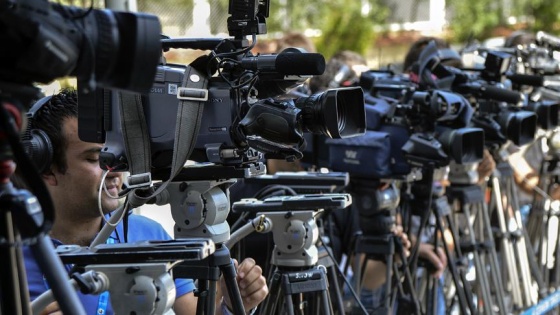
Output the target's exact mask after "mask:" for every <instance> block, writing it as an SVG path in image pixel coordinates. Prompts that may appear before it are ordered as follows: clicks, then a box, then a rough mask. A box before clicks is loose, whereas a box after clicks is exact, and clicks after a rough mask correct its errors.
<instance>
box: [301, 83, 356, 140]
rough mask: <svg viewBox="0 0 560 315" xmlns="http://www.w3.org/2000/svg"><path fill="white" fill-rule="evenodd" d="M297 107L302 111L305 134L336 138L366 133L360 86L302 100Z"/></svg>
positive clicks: (331, 91)
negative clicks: (306, 132)
mask: <svg viewBox="0 0 560 315" xmlns="http://www.w3.org/2000/svg"><path fill="white" fill-rule="evenodd" d="M295 105H296V107H298V108H300V109H301V112H302V119H303V128H304V129H305V130H306V131H309V132H312V133H315V134H323V135H326V136H328V137H330V138H334V139H339V138H347V137H353V136H358V135H363V134H364V133H365V130H366V117H365V107H364V93H363V90H362V89H361V88H359V87H352V88H340V89H332V90H327V91H325V92H321V93H317V94H313V95H311V96H309V97H301V98H298V99H297V100H296V101H295Z"/></svg>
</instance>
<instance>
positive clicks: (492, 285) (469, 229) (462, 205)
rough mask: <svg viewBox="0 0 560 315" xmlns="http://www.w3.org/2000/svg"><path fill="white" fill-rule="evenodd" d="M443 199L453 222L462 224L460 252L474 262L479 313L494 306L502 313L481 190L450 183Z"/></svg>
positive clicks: (497, 271)
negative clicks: (469, 255)
mask: <svg viewBox="0 0 560 315" xmlns="http://www.w3.org/2000/svg"><path fill="white" fill-rule="evenodd" d="M447 196H448V198H449V199H450V202H451V204H452V206H453V210H454V211H455V213H456V218H457V219H456V220H455V221H456V222H465V223H466V224H464V225H463V228H464V230H465V231H463V235H464V236H465V239H464V241H463V242H462V243H461V249H462V250H463V252H464V253H470V254H472V257H473V260H474V264H475V270H476V284H475V288H476V289H477V292H478V293H479V294H478V297H479V299H478V301H479V302H478V307H479V308H481V309H479V311H480V314H493V313H494V312H495V311H496V310H495V309H494V307H493V306H494V305H495V306H497V307H498V310H499V312H501V313H506V312H507V308H506V304H505V300H504V288H503V282H502V278H501V275H500V274H501V270H500V268H499V263H498V257H497V253H496V248H495V246H494V237H493V234H492V226H491V224H490V217H489V216H488V209H487V205H486V202H485V201H484V194H483V190H482V188H481V187H480V186H478V185H457V184H451V186H449V187H448V188H447ZM459 217H460V218H464V220H461V219H459ZM487 274H489V275H490V278H489V279H488V278H487V277H486V275H487ZM492 293H493V294H492Z"/></svg>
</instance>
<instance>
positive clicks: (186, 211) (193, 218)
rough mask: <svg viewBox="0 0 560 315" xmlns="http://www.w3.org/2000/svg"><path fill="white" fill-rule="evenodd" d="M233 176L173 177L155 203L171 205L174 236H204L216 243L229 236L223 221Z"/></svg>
mask: <svg viewBox="0 0 560 315" xmlns="http://www.w3.org/2000/svg"><path fill="white" fill-rule="evenodd" d="M236 181H237V180H236V179H227V180H207V181H205V180H200V181H172V182H171V183H169V185H168V186H167V189H166V190H165V191H164V192H163V193H161V194H160V195H159V196H158V197H159V198H158V200H157V201H156V203H157V204H167V203H169V205H170V206H171V214H172V216H173V220H174V221H175V228H174V234H175V235H174V237H175V239H182V238H193V237H204V238H209V239H211V240H212V241H214V243H216V244H222V243H224V242H226V241H227V240H229V237H230V228H229V224H228V222H227V221H226V219H227V216H228V214H229V210H230V203H229V187H231V186H232V185H233V184H235V182H236Z"/></svg>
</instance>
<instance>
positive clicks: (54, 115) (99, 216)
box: [24, 90, 268, 315]
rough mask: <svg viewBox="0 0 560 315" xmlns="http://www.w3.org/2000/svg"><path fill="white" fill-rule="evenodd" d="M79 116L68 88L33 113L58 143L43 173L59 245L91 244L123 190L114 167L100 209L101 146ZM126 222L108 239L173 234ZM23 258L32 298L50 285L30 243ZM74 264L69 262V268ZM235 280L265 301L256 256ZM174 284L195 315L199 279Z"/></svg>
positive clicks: (140, 221) (222, 308) (250, 301)
mask: <svg viewBox="0 0 560 315" xmlns="http://www.w3.org/2000/svg"><path fill="white" fill-rule="evenodd" d="M77 115H78V99H77V93H76V91H73V90H65V91H62V92H61V93H59V94H56V95H54V96H53V97H52V98H51V99H50V100H49V101H48V102H46V103H45V104H44V105H43V106H42V107H41V108H40V109H39V110H38V111H37V112H36V113H35V116H34V118H33V129H39V130H42V131H43V132H45V133H46V134H47V135H48V137H49V139H50V141H51V143H52V147H53V151H52V152H53V154H52V163H51V165H50V166H49V167H48V168H47V170H45V171H43V172H42V174H41V175H42V178H43V180H44V181H45V183H46V185H47V187H48V190H49V193H50V195H51V196H52V199H53V203H54V206H55V211H56V220H55V222H54V224H53V227H52V229H51V231H50V236H51V238H52V240H53V243H54V246H55V247H57V246H59V245H62V244H77V245H80V246H89V244H90V243H91V242H92V240H93V239H94V238H95V236H96V235H97V233H98V232H99V231H100V229H101V227H102V226H103V225H104V221H105V220H107V218H108V217H109V216H110V215H111V212H112V211H113V210H114V209H116V208H117V207H118V206H119V202H118V200H117V199H115V197H113V196H116V195H117V194H118V192H119V190H120V187H121V185H122V174H121V173H115V172H109V173H108V174H107V176H106V177H105V178H104V180H105V181H104V186H105V187H106V190H107V193H102V194H101V201H100V203H101V207H102V209H99V208H98V194H99V187H100V184H101V181H102V180H103V177H102V172H103V171H102V169H101V168H100V167H99V153H100V151H101V149H102V145H101V144H98V143H88V142H83V141H81V140H80V139H79V138H78V119H77ZM109 194H110V195H111V196H110V195H109ZM101 211H103V213H101ZM125 221H126V220H125ZM127 221H128V225H130V228H128V227H129V226H128V225H127V224H123V223H122V222H121V223H119V225H118V226H117V228H116V229H115V231H114V232H113V233H112V234H111V236H110V237H109V238H108V240H107V243H125V242H129V241H130V242H134V241H141V240H168V239H171V237H170V236H169V235H168V234H167V233H166V232H165V231H164V229H163V228H162V227H161V225H160V224H159V223H157V222H155V221H152V220H151V219H148V218H146V217H143V216H140V215H134V214H131V215H129V216H128V218H127ZM24 260H25V268H26V273H27V281H28V287H29V291H30V298H31V300H33V299H35V298H37V297H38V296H39V295H40V294H42V293H43V292H45V291H46V290H48V289H49V287H48V284H47V282H46V281H45V279H44V276H43V274H42V272H41V271H40V269H39V267H38V265H37V262H36V261H35V259H34V257H33V255H32V253H31V251H30V249H29V248H25V249H24ZM70 267H71V266H67V268H68V269H69V268H70ZM236 279H237V282H238V285H239V288H240V293H241V296H242V298H243V304H244V306H245V309H246V310H251V309H254V308H255V307H256V306H257V305H258V304H259V303H260V302H261V301H263V300H264V298H265V296H266V295H267V293H268V287H267V285H266V281H265V279H264V277H263V276H262V270H261V268H260V267H259V266H257V265H256V264H255V262H254V260H252V259H245V260H244V261H243V262H241V263H240V264H239V265H238V266H237V278H236ZM220 282H221V283H220V287H221V288H222V292H227V290H225V282H224V281H223V280H222V281H220ZM175 285H176V300H175V304H174V310H175V313H177V314H192V315H194V314H196V304H197V303H196V297H195V296H194V294H193V291H194V289H195V285H194V282H193V281H192V280H190V279H176V280H175ZM218 291H220V290H218ZM216 296H217V299H216V303H217V306H216V310H217V312H218V314H227V312H228V309H231V302H230V299H229V296H228V295H227V294H225V295H224V296H223V299H222V297H221V295H220V294H219V292H218V294H217V295H216ZM79 297H80V300H81V302H82V303H83V305H84V308H85V309H86V312H87V313H88V314H113V310H112V307H111V305H110V303H106V302H105V303H102V301H101V296H94V295H83V294H79ZM57 310H58V306H57V304H56V303H53V304H51V305H49V306H48V307H47V308H46V309H45V310H44V311H43V312H42V314H52V313H54V312H56V311H57Z"/></svg>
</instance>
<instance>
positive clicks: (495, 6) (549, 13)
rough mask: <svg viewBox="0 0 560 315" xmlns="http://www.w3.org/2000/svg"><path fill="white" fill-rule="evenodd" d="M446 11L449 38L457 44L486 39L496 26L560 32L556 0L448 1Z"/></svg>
mask: <svg viewBox="0 0 560 315" xmlns="http://www.w3.org/2000/svg"><path fill="white" fill-rule="evenodd" d="M506 3H507V5H506ZM447 8H448V11H449V12H451V16H450V17H449V25H450V29H451V31H452V38H451V39H452V40H453V41H457V42H464V41H466V40H467V39H470V38H475V39H479V40H480V39H485V38H488V37H490V36H492V35H493V34H492V31H493V30H494V29H496V28H497V27H505V28H510V29H515V28H519V27H522V28H525V29H531V30H533V31H547V32H551V33H558V32H559V31H560V1H558V0H513V1H505V0H498V1H496V0H476V1H474V0H473V1H463V0H448V1H447ZM512 18H513V19H512ZM512 22H514V23H517V25H515V24H513V25H512V24H511V23H512Z"/></svg>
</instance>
